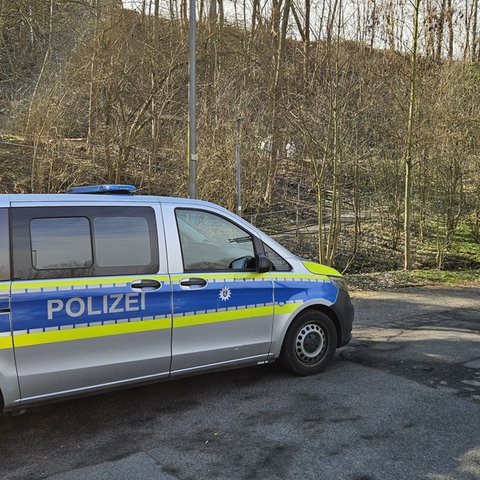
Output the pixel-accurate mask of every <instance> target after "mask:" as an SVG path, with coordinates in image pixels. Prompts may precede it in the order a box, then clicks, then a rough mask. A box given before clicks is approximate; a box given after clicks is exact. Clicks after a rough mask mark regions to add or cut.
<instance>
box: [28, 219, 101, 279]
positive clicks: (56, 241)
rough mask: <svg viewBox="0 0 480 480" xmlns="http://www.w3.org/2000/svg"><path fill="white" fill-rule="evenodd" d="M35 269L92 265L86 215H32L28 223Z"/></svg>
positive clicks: (88, 226)
mask: <svg viewBox="0 0 480 480" xmlns="http://www.w3.org/2000/svg"><path fill="white" fill-rule="evenodd" d="M30 236H31V242H32V265H33V268H35V269H36V270H48V269H57V268H60V269H61V268H88V267H91V266H92V264H93V254H92V245H91V241H90V224H89V222H88V219H87V218H85V217H73V218H35V219H33V220H32V221H31V222H30Z"/></svg>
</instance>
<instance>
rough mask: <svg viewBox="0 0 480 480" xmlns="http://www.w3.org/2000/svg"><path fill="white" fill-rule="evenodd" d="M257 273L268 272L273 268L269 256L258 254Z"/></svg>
mask: <svg viewBox="0 0 480 480" xmlns="http://www.w3.org/2000/svg"><path fill="white" fill-rule="evenodd" d="M256 260H257V262H256V263H257V273H266V272H270V271H272V270H273V263H272V261H271V260H270V259H269V258H267V257H266V256H265V255H257V256H256Z"/></svg>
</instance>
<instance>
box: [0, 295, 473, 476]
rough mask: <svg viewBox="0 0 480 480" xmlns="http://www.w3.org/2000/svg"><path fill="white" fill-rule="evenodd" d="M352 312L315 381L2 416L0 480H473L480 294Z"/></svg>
mask: <svg viewBox="0 0 480 480" xmlns="http://www.w3.org/2000/svg"><path fill="white" fill-rule="evenodd" d="M354 303H355V305H356V308H357V323H356V329H355V337H354V340H353V342H352V344H351V345H350V346H348V347H346V348H344V349H343V350H342V351H340V352H339V354H338V355H337V356H336V358H335V360H334V362H333V364H332V365H331V368H330V369H329V370H328V371H327V372H325V373H324V374H322V375H318V376H315V377H307V378H301V377H295V376H292V375H289V374H287V373H285V372H283V371H282V370H280V369H279V368H277V367H275V366H262V367H257V368H249V369H242V370H236V371H231V372H224V373H217V374H211V375H203V376H198V377H194V378H189V379H183V380H177V381H173V382H168V383H163V384H157V385H152V386H148V387H142V388H136V389H132V390H128V391H122V392H115V393H111V394H107V395H101V396H96V397H91V398H86V399H79V400H73V401H69V402H64V403H60V404H56V405H53V404H52V405H46V406H42V407H37V408H34V409H31V410H29V411H28V412H27V413H26V414H24V415H21V416H17V417H11V416H4V417H2V418H0V425H1V428H0V442H1V445H2V456H1V460H0V478H2V480H13V479H49V480H77V479H78V480H80V479H82V480H90V479H95V480H110V479H112V480H113V479H115V480H118V479H124V478H125V479H128V480H137V479H138V480H140V479H142V480H143V479H152V480H156V479H158V480H190V479H191V480H193V479H195V480H202V479H222V480H223V479H225V480H227V479H228V480H231V479H262V480H263V479H295V480H297V479H299V478H301V479H312V480H323V479H325V480H327V479H328V480H331V479H336V480H337V479H338V480H343V479H345V480H389V479H392V480H397V479H412V480H415V479H427V480H452V479H455V480H456V479H458V480H470V479H477V480H478V479H480V429H479V427H478V426H479V424H480V401H478V399H477V398H476V395H477V384H476V383H474V382H476V381H477V380H476V379H477V377H478V375H477V374H478V371H479V370H480V369H479V366H478V363H477V361H478V360H480V350H479V348H480V327H479V324H480V317H479V315H480V314H479V312H480V289H470V290H468V292H466V291H465V289H453V290H452V289H408V290H402V291H385V292H375V293H361V294H360V293H359V294H357V293H355V294H354ZM467 382H470V383H467Z"/></svg>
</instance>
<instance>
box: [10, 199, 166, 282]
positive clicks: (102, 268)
mask: <svg viewBox="0 0 480 480" xmlns="http://www.w3.org/2000/svg"><path fill="white" fill-rule="evenodd" d="M12 225H13V228H12V232H13V243H12V244H13V249H14V252H13V269H14V277H15V278H16V279H22V280H28V279H37V278H67V277H86V276H103V275H105V276H106V275H136V274H144V273H157V272H158V269H159V256H158V239H157V227H156V221H155V213H154V211H153V209H152V208H150V207H52V208H50V207H32V208H13V209H12Z"/></svg>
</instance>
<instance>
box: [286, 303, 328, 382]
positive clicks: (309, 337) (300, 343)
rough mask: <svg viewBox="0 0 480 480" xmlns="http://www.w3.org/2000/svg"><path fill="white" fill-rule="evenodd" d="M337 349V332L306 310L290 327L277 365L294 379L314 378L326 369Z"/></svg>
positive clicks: (324, 318)
mask: <svg viewBox="0 0 480 480" xmlns="http://www.w3.org/2000/svg"><path fill="white" fill-rule="evenodd" d="M336 348H337V331H336V330H335V326H334V325H333V322H332V320H331V319H330V317H329V316H328V315H326V314H324V313H322V312H317V311H315V310H309V311H307V312H304V313H301V314H300V315H299V316H298V317H297V318H296V319H295V320H294V321H293V322H292V324H291V325H290V328H289V329H288V331H287V334H286V335H285V339H284V341H283V346H282V353H281V354H280V361H281V362H282V364H283V366H284V367H285V368H286V369H288V370H290V371H291V372H293V373H296V374H297V375H315V374H316V373H319V372H322V371H323V370H324V369H325V367H326V366H327V365H328V363H329V362H330V360H331V359H332V357H333V355H334V354H335V349H336Z"/></svg>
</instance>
